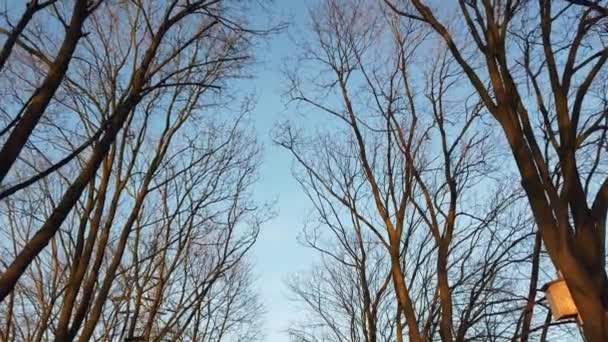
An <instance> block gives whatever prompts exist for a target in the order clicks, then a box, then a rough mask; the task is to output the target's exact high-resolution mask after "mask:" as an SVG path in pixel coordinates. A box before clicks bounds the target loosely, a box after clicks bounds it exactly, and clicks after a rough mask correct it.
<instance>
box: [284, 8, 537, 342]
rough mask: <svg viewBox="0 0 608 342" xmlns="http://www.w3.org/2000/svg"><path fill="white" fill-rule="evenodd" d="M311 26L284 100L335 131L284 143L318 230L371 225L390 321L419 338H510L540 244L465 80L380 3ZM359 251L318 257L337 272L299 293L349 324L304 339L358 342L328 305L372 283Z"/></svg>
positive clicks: (291, 136) (422, 34)
mask: <svg viewBox="0 0 608 342" xmlns="http://www.w3.org/2000/svg"><path fill="white" fill-rule="evenodd" d="M320 13H322V15H321V14H320ZM311 20H312V33H313V36H314V39H313V40H312V41H307V42H305V43H304V44H303V53H302V55H301V58H300V60H299V62H300V64H299V68H296V70H295V71H294V72H290V73H288V74H287V77H288V80H289V92H288V96H289V100H290V101H291V102H294V103H296V104H297V105H299V106H302V107H305V108H308V109H309V110H312V111H318V112H320V113H322V114H326V115H328V116H329V117H332V118H334V119H336V120H335V125H334V124H332V125H331V128H328V129H326V130H323V129H321V131H322V132H321V133H319V134H318V135H313V136H312V137H308V136H307V134H306V133H305V132H302V131H299V130H297V129H294V128H293V127H292V126H291V125H290V124H287V125H286V126H284V127H283V128H282V133H281V134H280V135H279V137H278V138H277V141H278V143H279V144H280V145H282V146H283V147H285V148H286V149H288V150H289V151H290V152H292V154H293V156H294V158H295V160H296V163H297V165H298V166H299V169H300V170H301V172H302V173H301V174H299V176H298V179H299V180H300V183H301V184H302V185H303V187H304V188H305V190H306V192H307V194H308V197H309V198H310V199H311V200H312V202H313V203H314V206H315V209H316V211H317V213H318V215H319V216H320V217H321V218H322V219H321V222H322V227H324V228H326V229H328V230H329V232H331V233H332V234H330V236H331V235H334V236H337V242H339V244H338V245H337V246H345V243H344V242H341V241H340V240H346V241H355V240H356V239H355V238H354V237H356V236H357V235H358V234H359V233H358V230H359V229H363V230H366V231H367V232H368V233H369V236H370V237H373V240H375V243H376V244H377V245H378V246H383V247H384V251H385V253H386V258H385V260H386V263H387V264H386V266H385V267H386V269H387V270H389V271H390V277H391V283H392V285H393V286H392V287H391V290H390V294H388V295H389V297H390V296H394V299H395V303H394V305H393V310H389V311H390V313H391V314H392V315H394V312H400V315H399V316H401V314H402V315H403V317H404V318H405V323H406V324H405V326H404V328H406V329H407V331H406V333H407V335H408V338H409V340H410V341H427V340H434V339H438V338H439V339H441V340H443V341H452V340H457V341H464V340H470V339H473V340H484V341H486V340H504V339H511V338H513V336H516V335H517V334H518V332H517V331H518V329H519V328H518V326H517V325H518V321H519V320H520V316H521V312H522V309H523V307H524V306H525V304H526V302H527V301H526V300H525V299H526V294H527V293H528V288H527V287H526V286H519V285H518V284H516V283H514V281H513V278H512V277H513V274H514V272H523V273H524V274H527V273H528V272H529V271H530V269H529V267H527V265H526V264H527V263H528V262H530V260H531V257H532V253H529V250H531V249H532V248H531V247H530V246H532V245H533V244H534V242H533V241H534V235H535V234H534V233H533V231H532V229H531V227H530V226H531V225H532V224H531V221H530V220H529V218H528V217H527V215H526V210H525V207H522V206H521V205H519V200H520V199H521V198H522V196H521V194H520V193H519V190H518V189H517V187H513V186H512V182H513V177H512V174H510V171H509V169H508V168H501V167H497V163H498V162H499V160H500V159H501V158H503V155H504V153H505V151H503V150H502V149H500V148H498V147H497V146H496V145H495V144H494V140H495V135H494V130H493V127H492V125H491V124H488V123H487V122H486V120H487V119H486V117H487V115H488V113H487V112H486V111H485V109H484V106H483V104H482V103H481V102H480V101H479V99H478V98H477V96H475V94H474V93H473V94H471V92H469V93H467V92H462V91H461V90H460V89H461V88H460V87H461V86H462V85H463V84H466V78H465V77H464V74H463V73H462V72H461V71H460V69H459V68H458V67H457V66H456V64H455V63H456V62H455V61H454V60H453V59H452V57H451V56H450V54H449V53H448V52H447V51H446V50H444V49H436V48H434V47H433V46H432V45H430V44H429V40H428V39H427V37H428V31H426V30H425V28H424V27H423V26H422V25H419V24H417V23H416V22H402V21H399V20H398V18H397V17H395V16H394V15H392V14H390V13H388V14H387V13H385V12H384V11H383V10H382V8H381V7H380V6H379V4H377V3H374V2H369V1H352V2H349V3H343V2H338V1H324V2H322V4H321V6H320V7H319V8H316V9H314V10H313V11H312V14H311ZM307 75H312V76H309V77H307ZM505 188H506V189H509V191H504V189H505ZM337 208H340V210H338V209H337ZM328 216H330V217H331V218H332V220H331V221H329V220H328V219H327V217H328ZM346 231H350V234H346V233H344V232H346ZM320 235H321V236H323V234H320ZM348 239H351V240H348ZM334 241H336V239H334ZM349 248H350V250H355V249H354V247H353V246H351V247H340V248H338V250H334V249H322V252H323V253H325V254H328V255H329V258H330V259H332V258H333V260H336V262H332V263H331V265H330V266H329V269H330V270H331V271H326V272H322V274H321V275H319V274H315V275H314V277H313V280H311V281H313V283H311V285H310V286H304V288H302V287H297V288H296V294H297V295H298V296H299V297H300V298H303V299H304V300H305V301H306V302H307V303H309V306H310V307H312V309H313V311H315V312H316V314H317V316H319V315H321V314H323V311H324V312H325V316H326V317H328V320H330V321H331V322H333V326H335V327H339V328H331V324H329V322H328V321H327V319H326V320H325V324H326V325H327V326H328V327H329V328H330V330H331V331H333V332H334V333H333V334H334V339H331V338H328V337H323V336H319V335H317V336H314V335H308V336H305V335H298V336H297V337H298V338H300V339H301V340H304V341H305V340H349V341H351V340H352V341H357V340H358V339H357V338H356V335H355V337H351V336H349V335H347V334H345V333H343V331H345V330H346V331H349V330H348V329H347V328H345V327H349V325H348V324H347V323H348V322H346V321H344V320H343V321H340V322H338V321H334V320H335V319H336V316H335V315H332V314H331V313H333V312H334V311H331V310H338V309H337V306H339V305H340V304H339V303H341V301H339V300H335V301H334V302H332V299H335V298H336V297H337V295H336V294H333V293H337V292H338V291H337V290H334V289H333V287H334V286H336V287H338V289H339V290H342V286H341V284H342V282H341V281H338V279H340V280H342V281H343V282H344V283H346V284H350V286H351V287H350V288H353V289H357V288H361V287H362V286H361V283H360V282H353V280H352V277H351V278H349V277H348V274H352V273H353V272H348V271H346V270H345V269H348V267H347V266H348V265H344V261H345V260H356V259H353V256H352V252H351V256H348V254H347V253H348V251H349ZM359 253H360V252H359ZM345 256H346V257H347V258H346V259H345ZM340 260H342V262H341V261H340ZM351 263H352V264H356V262H355V261H352V262H351ZM341 265H342V267H341V268H340V270H341V272H343V273H341V272H339V271H337V270H336V269H337V268H338V266H341ZM321 269H323V268H321ZM359 273H361V272H360V271H359ZM376 276H378V275H376ZM543 276H546V275H545V274H543ZM325 277H329V278H328V280H325V281H324V282H323V279H325ZM334 277H335V278H338V279H334ZM349 279H350V280H349ZM543 279H546V278H543ZM319 284H321V285H322V287H319V286H320V285H319ZM315 289H316V290H315ZM303 290H308V291H310V292H303ZM327 293H329V294H327ZM322 295H327V296H329V299H328V298H322ZM344 297H348V294H345V295H344ZM315 298H316V299H317V300H316V301H314V300H313V299H315ZM340 298H342V297H340ZM321 299H324V300H326V301H329V303H333V306H332V305H329V304H327V305H323V304H322V303H321V302H320V300H321ZM359 300H361V298H359V297H356V296H354V298H353V300H352V301H351V302H350V304H351V306H353V307H357V306H356V305H355V304H356V303H357V301H359ZM535 301H536V298H533V299H532V302H534V303H535ZM336 302H337V303H338V304H336ZM363 307H364V308H365V306H363ZM341 308H342V310H345V309H344V307H341ZM351 311H352V310H351ZM543 311H544V310H543ZM353 312H354V313H355V315H353V316H352V317H357V318H358V322H361V323H359V325H357V326H355V328H354V330H353V329H351V330H350V331H357V330H363V328H362V327H363V324H362V322H363V320H362V319H360V318H359V317H358V315H360V314H357V311H353ZM384 314H386V313H384ZM393 317H394V316H393ZM542 317H543V319H544V317H545V316H542ZM400 321H401V317H399V318H397V323H396V324H395V325H394V326H395V327H401V322H400ZM537 322H538V320H534V323H535V324H536V323H537ZM541 324H542V323H541ZM534 328H536V326H535V327H534ZM336 331H340V333H339V334H338V333H336ZM404 331H405V329H404ZM320 334H321V335H323V332H321V333H320ZM339 335H342V336H341V337H339ZM360 339H361V340H364V339H363V337H361V338H360ZM296 340H297V339H296Z"/></svg>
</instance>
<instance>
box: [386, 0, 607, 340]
mask: <svg viewBox="0 0 608 342" xmlns="http://www.w3.org/2000/svg"><path fill="white" fill-rule="evenodd" d="M385 3H386V4H387V5H388V6H390V7H391V8H392V10H393V11H394V12H395V13H398V14H400V15H401V17H402V18H403V20H404V21H412V20H414V21H417V22H422V23H424V24H426V25H427V26H428V27H430V28H432V29H433V31H435V32H436V33H437V35H438V36H439V37H440V39H441V40H442V41H443V43H444V44H445V45H446V46H447V48H448V49H449V50H450V53H451V54H452V56H453V58H454V59H455V60H456V62H457V63H458V65H459V66H460V68H461V70H463V72H464V73H465V74H466V76H467V78H468V79H469V81H470V85H471V87H472V88H473V89H474V90H475V91H476V93H477V95H478V96H479V98H480V99H481V101H482V102H483V104H484V106H485V108H486V109H487V110H488V111H489V112H490V113H491V114H492V116H493V117H494V119H495V120H496V121H497V122H498V123H499V124H500V126H501V127H502V129H503V132H504V135H505V137H506V138H507V141H508V143H509V147H510V149H511V151H512V155H513V157H514V159H515V162H516V164H517V169H518V170H519V173H520V176H521V179H522V186H523V188H524V190H525V191H526V195H527V197H528V200H529V203H530V207H531V208H532V212H533V213H534V218H535V221H536V224H537V226H538V228H539V230H540V232H541V235H542V239H543V242H544V245H545V246H546V248H547V251H548V252H549V255H550V257H551V260H552V261H553V263H554V264H555V266H556V267H557V268H558V269H559V270H560V271H561V272H562V274H563V275H564V278H565V280H566V282H567V284H568V287H569V289H570V291H571V292H572V295H573V297H574V301H575V303H576V305H577V308H578V310H579V313H580V316H581V318H582V321H583V322H584V324H583V329H584V333H585V336H586V339H587V340H589V341H605V340H606V339H608V330H606V326H608V324H607V319H608V316H607V314H606V312H608V285H607V284H608V278H607V277H606V270H605V254H606V253H605V244H606V233H605V229H606V213H607V211H608V177H606V163H605V160H606V158H605V156H606V151H607V149H606V134H607V126H606V118H608V116H607V115H606V91H605V85H606V77H605V72H604V71H605V68H604V66H605V63H606V60H607V59H608V48H606V40H605V34H603V33H604V32H605V30H604V27H603V25H604V23H605V20H604V19H605V15H604V14H603V13H602V12H603V10H602V9H603V8H604V7H602V4H601V2H585V1H582V2H581V1H548V0H539V1H537V2H529V1H500V2H494V1H485V0H484V1H464V0H463V1H458V3H457V5H458V9H459V10H460V14H461V15H462V18H463V21H464V25H465V30H466V32H461V33H459V32H458V31H456V30H454V29H453V26H454V25H450V24H448V22H449V21H448V19H444V18H442V14H441V11H440V10H439V9H433V8H432V7H431V5H428V4H425V2H423V1H418V0H412V1H402V2H391V1H388V0H387V1H385ZM574 4H581V5H583V6H575V5H574ZM589 5H591V6H589ZM564 28H567V29H564ZM469 42H474V44H473V45H471V44H470V43H469ZM477 61H481V63H478V62H477ZM528 94H529V95H528Z"/></svg>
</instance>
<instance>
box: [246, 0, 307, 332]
mask: <svg viewBox="0 0 608 342" xmlns="http://www.w3.org/2000/svg"><path fill="white" fill-rule="evenodd" d="M311 3H314V1H312V0H299V1H286V0H276V1H274V3H273V4H272V5H270V6H269V7H270V8H271V9H272V11H273V12H274V13H273V16H275V17H276V18H277V19H282V20H285V21H289V22H290V27H289V32H285V33H283V34H280V35H277V36H274V37H272V38H271V39H270V41H269V42H268V43H266V44H263V45H262V46H261V47H260V49H259V51H258V57H259V59H260V63H259V64H258V65H257V66H256V68H255V70H254V74H255V78H254V79H253V80H247V81H246V82H247V83H253V84H246V85H244V87H246V88H248V89H249V90H250V91H251V90H252V91H254V92H255V94H256V97H257V100H258V102H257V106H256V109H255V111H254V113H253V114H252V117H251V120H252V122H254V124H255V127H256V130H257V135H258V139H259V140H260V142H261V143H262V144H263V145H264V163H263V165H262V168H261V173H260V177H261V179H260V182H259V183H258V184H257V186H256V189H255V194H256V197H257V198H258V200H260V201H268V200H276V204H275V210H276V212H277V216H276V217H275V218H274V219H273V220H272V221H270V222H268V223H267V224H265V225H264V226H263V227H262V232H261V235H260V237H259V240H258V243H257V245H256V246H255V248H254V251H253V258H252V259H253V260H252V261H253V263H254V270H255V274H256V275H257V277H258V279H257V282H256V287H257V288H258V289H259V292H260V295H261V299H262V302H263V304H264V305H265V308H266V315H265V322H266V325H265V327H264V330H265V331H266V339H265V341H267V342H280V341H281V342H282V341H288V337H287V334H285V332H284V331H285V329H287V327H288V324H289V322H290V320H293V319H295V318H297V317H298V314H299V313H298V310H297V308H296V307H295V306H294V303H292V302H290V300H289V293H288V291H287V289H286V287H285V284H284V280H285V278H286V277H288V276H289V275H291V274H293V273H294V272H296V271H302V270H305V269H307V268H309V267H310V265H311V262H312V260H313V259H314V255H313V254H314V253H313V252H312V251H310V250H308V249H306V248H304V247H303V246H301V245H300V244H299V243H298V242H297V236H298V233H299V231H300V230H301V228H302V225H303V223H304V222H305V219H306V213H307V212H308V208H310V205H309V203H308V201H307V199H306V198H305V196H304V194H303V193H302V192H301V191H300V188H299V186H298V184H297V183H296V181H295V180H294V178H293V177H292V174H291V166H292V160H291V158H290V156H289V155H288V153H287V152H286V151H284V150H282V149H281V148H279V147H277V146H274V145H273V144H272V138H271V132H272V129H273V126H274V125H275V123H276V122H278V121H281V120H284V119H285V118H286V117H288V116H290V115H293V111H292V110H290V109H288V108H286V107H285V103H284V101H283V99H282V98H281V93H282V91H283V88H284V86H285V82H284V80H283V76H282V74H281V70H280V69H281V68H280V67H281V65H282V64H283V62H284V60H285V59H286V58H290V57H293V56H292V54H293V53H294V51H295V49H296V47H295V44H294V42H293V39H292V38H293V36H294V35H297V32H301V31H300V29H301V28H302V26H303V25H305V24H306V22H307V13H308V10H307V8H308V7H309V5H310V4H311ZM267 18H268V17H267V16H266V15H265V14H260V16H259V17H257V16H256V18H255V19H254V25H256V26H258V25H260V26H262V27H263V26H264V25H265V24H266V25H267ZM265 21H266V22H265Z"/></svg>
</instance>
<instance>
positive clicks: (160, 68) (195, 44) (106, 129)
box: [0, 1, 264, 298]
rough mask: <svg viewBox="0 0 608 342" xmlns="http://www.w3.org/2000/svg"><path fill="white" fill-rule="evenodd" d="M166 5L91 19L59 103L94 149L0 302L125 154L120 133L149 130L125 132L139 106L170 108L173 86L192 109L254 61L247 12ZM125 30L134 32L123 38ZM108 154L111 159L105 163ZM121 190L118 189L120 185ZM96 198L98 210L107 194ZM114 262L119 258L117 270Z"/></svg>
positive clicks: (111, 11) (4, 282) (13, 268)
mask: <svg viewBox="0 0 608 342" xmlns="http://www.w3.org/2000/svg"><path fill="white" fill-rule="evenodd" d="M163 6H164V7H163V9H160V8H159V7H158V6H157V3H156V2H155V1H148V2H133V3H131V2H120V3H118V4H106V5H102V6H101V7H99V8H98V9H97V11H96V13H95V15H94V19H92V22H93V28H94V30H92V31H91V32H92V34H90V35H88V36H87V39H86V41H87V44H86V49H85V52H84V55H85V56H86V58H85V59H83V60H81V61H80V62H81V63H82V64H81V65H79V67H80V68H77V70H78V72H77V73H76V75H74V78H73V79H71V80H70V82H68V87H67V88H68V89H66V98H61V101H60V104H61V105H62V106H65V107H67V108H69V109H71V110H75V111H76V112H77V113H79V114H80V115H82V116H81V119H82V125H83V126H84V129H88V130H90V131H91V132H93V133H92V134H91V135H90V136H89V138H90V142H91V147H90V148H89V149H87V153H86V157H85V159H84V160H82V161H80V160H79V161H78V162H77V163H78V164H80V165H79V170H78V171H76V172H74V173H75V174H76V177H75V178H73V179H72V180H70V181H69V186H68V187H67V188H66V189H65V191H64V192H63V194H62V195H61V198H60V199H58V200H57V202H56V205H55V207H54V209H53V211H52V212H51V213H50V214H49V216H48V218H47V219H46V220H44V222H43V223H42V226H41V228H40V229H39V230H38V231H37V233H36V234H34V235H33V236H32V237H31V239H30V240H29V241H28V243H27V244H25V245H24V246H23V247H22V249H21V250H20V251H19V252H18V253H17V254H16V256H15V258H14V260H13V261H12V262H11V263H10V264H9V265H8V266H6V267H5V269H4V270H3V273H2V276H1V277H0V289H1V290H0V294H1V296H0V297H1V298H5V297H6V296H7V295H8V293H10V291H11V290H12V288H13V287H14V286H15V284H16V282H17V280H18V279H19V277H20V276H21V275H22V274H23V272H24V271H25V269H26V268H27V266H28V265H29V264H31V262H32V261H33V260H34V258H35V257H36V256H37V255H38V254H39V253H40V251H42V250H43V248H44V247H45V246H46V245H47V244H48V243H49V241H50V240H51V238H52V237H53V236H54V235H55V233H56V232H57V231H58V230H59V228H60V227H61V225H62V224H63V222H64V221H65V220H66V218H67V217H68V215H69V213H70V211H71V210H72V209H73V208H74V206H75V205H76V204H77V202H78V199H79V198H80V196H81V195H82V193H83V192H84V191H85V189H86V188H87V187H88V186H91V182H92V181H94V180H95V176H96V174H97V171H98V169H99V168H100V166H102V164H104V163H110V164H106V167H112V162H111V160H112V158H114V157H113V154H119V155H122V154H124V153H128V150H127V151H125V150H124V149H122V150H121V149H117V148H116V145H115V141H116V139H117V137H118V136H119V134H120V133H121V132H122V134H123V137H122V138H123V139H130V138H131V137H132V135H133V134H135V136H136V137H141V136H142V135H145V129H146V127H147V126H146V125H143V126H141V127H142V128H143V129H144V130H142V131H139V132H138V133H135V131H130V130H129V125H131V124H132V123H133V122H136V123H137V122H138V121H137V120H138V119H136V117H137V115H136V114H137V113H140V112H142V111H141V110H140V109H139V108H140V107H141V106H148V107H151V106H157V105H158V104H159V103H162V102H164V101H169V103H171V97H172V96H175V97H174V99H173V101H181V100H182V99H181V98H180V96H181V95H180V96H177V95H176V94H177V93H171V92H167V90H169V89H171V88H176V87H178V88H185V89H188V92H187V93H188V94H190V96H191V100H192V99H194V103H193V104H192V105H193V106H196V105H197V104H198V103H199V102H198V99H199V97H201V96H202V94H203V93H209V92H214V91H215V92H220V90H221V89H222V88H223V86H224V82H225V81H227V80H229V79H231V78H234V77H238V76H241V75H242V70H243V67H244V66H246V65H247V64H248V63H249V62H250V61H251V56H250V54H249V50H248V46H249V45H250V38H252V35H255V34H258V33H259V34H262V33H264V32H262V31H261V32H257V31H252V30H248V29H246V28H244V26H243V25H244V23H242V22H239V19H238V18H239V15H240V11H241V10H245V9H246V6H244V5H243V6H232V4H228V3H227V4H224V3H223V2H217V1H196V2H191V3H188V4H186V5H182V4H180V2H179V1H172V2H170V3H164V2H163ZM122 32H131V34H130V35H126V36H125V35H123V34H122ZM83 57H84V56H83ZM92 71H97V73H95V72H93V73H92ZM89 81H94V82H89ZM100 95H101V99H102V100H101V101H100V100H99V98H100V97H99V96H100ZM70 97H72V99H70ZM225 99H227V98H225ZM65 107H64V108H65ZM195 108H196V107H195ZM145 112H146V111H145V110H144V111H143V113H144V115H145ZM168 124H175V123H168ZM176 125H177V127H179V124H176ZM76 127H77V128H80V127H78V126H76ZM80 129H82V128H80ZM175 130H176V128H175V127H173V128H172V127H170V125H169V126H168V127H167V132H165V134H167V136H168V137H171V136H173V135H174V134H175ZM60 133H62V134H64V133H65V131H63V130H60ZM168 142H169V141H163V140H162V139H161V142H160V143H159V144H158V148H159V151H157V152H158V154H157V157H156V158H152V159H150V163H151V167H150V169H149V170H148V172H147V174H148V175H147V176H146V179H145V181H144V183H145V185H144V186H143V187H142V188H140V189H138V191H139V192H140V195H139V197H141V198H143V197H144V196H145V195H146V194H147V192H148V191H149V190H148V187H149V186H150V185H151V183H150V182H151V181H152V176H153V175H154V174H155V173H156V169H158V167H159V166H160V164H161V162H162V158H163V156H164V153H165V151H164V149H166V148H167V146H168ZM85 145H88V144H87V143H85ZM119 146H120V145H119ZM74 149H76V150H77V148H74ZM108 155H112V156H111V158H110V159H109V160H107V157H108ZM104 160H105V162H104ZM116 167H119V169H120V168H122V167H126V168H127V169H128V168H129V167H132V165H128V164H127V165H123V164H121V163H119V164H118V165H117V166H116ZM110 179H111V178H110ZM119 180H120V178H119ZM106 183H107V181H106ZM118 185H119V188H123V187H124V186H125V185H124V184H121V183H119V184H118ZM104 186H108V185H107V184H106V185H104ZM141 198H139V199H136V203H139V204H137V205H136V208H135V210H133V212H132V215H131V221H132V222H131V223H129V224H128V225H127V226H126V228H125V232H128V231H130V228H129V226H131V225H132V224H133V222H135V221H136V219H137V217H138V215H139V212H140V209H141V208H139V206H141ZM97 200H98V201H100V205H101V208H103V203H104V201H105V195H103V196H101V197H99V198H97ZM99 210H101V209H99ZM98 216H99V215H98ZM125 234H127V233H125ZM127 236H128V235H127ZM125 240H126V237H125ZM125 243H126V242H125ZM118 260H120V255H118V256H117V261H116V264H117V262H118Z"/></svg>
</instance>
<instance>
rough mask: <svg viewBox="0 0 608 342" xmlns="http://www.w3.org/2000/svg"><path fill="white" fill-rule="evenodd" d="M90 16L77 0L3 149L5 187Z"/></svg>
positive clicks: (0, 163) (0, 168)
mask: <svg viewBox="0 0 608 342" xmlns="http://www.w3.org/2000/svg"><path fill="white" fill-rule="evenodd" d="M88 15H89V12H88V1H87V0H77V1H76V3H75V4H74V10H73V14H72V19H71V21H70V25H69V26H68V29H67V30H66V35H65V39H64V41H63V44H62V45H61V48H60V49H59V53H58V54H57V57H56V58H55V60H54V61H53V63H52V64H51V65H50V66H49V71H48V74H47V76H46V79H45V80H44V81H43V82H42V84H41V85H40V87H39V88H38V89H36V91H35V93H34V95H33V96H32V99H31V101H30V103H29V105H28V106H27V109H26V110H25V112H24V113H23V117H21V119H20V120H19V121H18V122H17V125H16V126H15V128H14V129H13V130H12V132H11V134H10V136H9V137H8V139H7V140H6V142H5V143H4V146H2V149H1V150H0V184H2V181H3V180H4V178H5V177H6V175H7V174H8V172H9V171H10V169H11V167H12V166H13V164H14V163H15V161H16V160H17V157H18V156H19V153H20V152H21V149H22V148H23V146H24V145H25V143H26V142H27V140H28V139H29V137H30V135H31V134H32V131H33V130H34V127H36V125H37V124H38V122H39V121H40V118H41V117H42V114H43V113H44V111H45V110H46V107H47V106H48V105H49V103H50V101H51V99H52V98H53V96H54V95H55V92H56V91H57V89H58V88H59V85H60V84H61V82H62V81H63V78H64V77H65V74H66V72H67V70H68V66H69V64H70V61H71V60H72V56H73V55H74V51H75V50H76V46H77V45H78V41H79V40H80V38H82V26H83V24H84V21H85V19H86V18H87V16H88ZM2 298H4V297H2Z"/></svg>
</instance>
